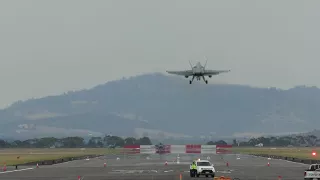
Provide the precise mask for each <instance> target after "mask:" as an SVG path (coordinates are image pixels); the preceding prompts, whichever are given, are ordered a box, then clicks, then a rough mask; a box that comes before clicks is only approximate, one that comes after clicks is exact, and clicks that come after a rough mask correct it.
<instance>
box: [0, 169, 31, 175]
mask: <svg viewBox="0 0 320 180" xmlns="http://www.w3.org/2000/svg"><path fill="white" fill-rule="evenodd" d="M32 169H34V168H26V169H19V170H13V171H4V172H0V174H6V173H12V172H19V171H27V170H32Z"/></svg>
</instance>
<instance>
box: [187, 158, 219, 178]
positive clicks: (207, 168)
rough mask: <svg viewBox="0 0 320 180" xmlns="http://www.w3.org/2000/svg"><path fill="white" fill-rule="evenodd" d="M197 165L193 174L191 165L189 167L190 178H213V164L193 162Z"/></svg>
mask: <svg viewBox="0 0 320 180" xmlns="http://www.w3.org/2000/svg"><path fill="white" fill-rule="evenodd" d="M194 162H195V163H196V165H197V169H196V170H195V171H194V172H193V170H192V164H191V165H190V176H191V177H194V176H197V177H199V176H200V175H205V176H206V177H209V175H210V176H211V177H214V176H215V174H216V170H215V169H214V166H213V164H211V163H210V162H209V161H208V160H197V161H194Z"/></svg>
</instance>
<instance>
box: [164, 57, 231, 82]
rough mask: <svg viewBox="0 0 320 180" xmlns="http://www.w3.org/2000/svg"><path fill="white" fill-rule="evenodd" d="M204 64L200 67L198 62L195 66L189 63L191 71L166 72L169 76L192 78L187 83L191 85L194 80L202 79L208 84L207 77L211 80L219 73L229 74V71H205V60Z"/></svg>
mask: <svg viewBox="0 0 320 180" xmlns="http://www.w3.org/2000/svg"><path fill="white" fill-rule="evenodd" d="M205 59H206V63H205V65H204V66H202V65H201V63H200V62H198V63H197V64H196V65H195V66H193V65H192V64H191V62H190V61H189V64H190V66H191V70H186V71H167V73H169V74H175V75H180V76H184V77H185V78H188V77H189V76H192V79H191V80H190V81H189V83H190V84H192V82H193V80H194V78H196V79H197V80H198V81H199V80H200V79H201V78H202V79H203V81H204V82H205V83H206V84H208V80H206V79H205V76H208V77H209V78H211V77H212V76H213V75H218V74H220V73H224V72H230V70H206V69H205V68H206V65H207V62H208V60H207V58H206V57H205Z"/></svg>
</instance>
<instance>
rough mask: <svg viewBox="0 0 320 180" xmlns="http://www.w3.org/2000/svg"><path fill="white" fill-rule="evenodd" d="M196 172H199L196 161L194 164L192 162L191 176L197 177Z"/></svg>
mask: <svg viewBox="0 0 320 180" xmlns="http://www.w3.org/2000/svg"><path fill="white" fill-rule="evenodd" d="M196 173H197V165H196V162H194V161H193V162H192V164H191V174H192V175H191V177H195V175H196Z"/></svg>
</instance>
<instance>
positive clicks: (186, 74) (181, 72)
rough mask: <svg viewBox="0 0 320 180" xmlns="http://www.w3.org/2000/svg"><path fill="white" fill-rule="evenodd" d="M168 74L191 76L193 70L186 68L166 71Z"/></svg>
mask: <svg viewBox="0 0 320 180" xmlns="http://www.w3.org/2000/svg"><path fill="white" fill-rule="evenodd" d="M167 73H169V74H175V75H180V76H192V75H193V71H192V70H186V71H167Z"/></svg>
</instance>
